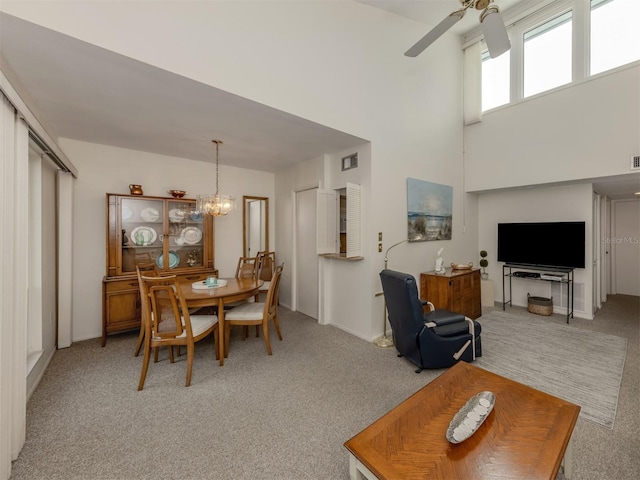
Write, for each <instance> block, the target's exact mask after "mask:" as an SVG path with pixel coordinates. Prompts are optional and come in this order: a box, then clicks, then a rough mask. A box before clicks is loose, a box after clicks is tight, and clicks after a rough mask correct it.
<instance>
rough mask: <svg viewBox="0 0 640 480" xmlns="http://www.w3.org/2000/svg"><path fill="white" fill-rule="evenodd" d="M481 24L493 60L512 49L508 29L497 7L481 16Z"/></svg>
mask: <svg viewBox="0 0 640 480" xmlns="http://www.w3.org/2000/svg"><path fill="white" fill-rule="evenodd" d="M480 23H481V25H482V33H483V34H484V40H485V42H487V48H488V49H489V56H491V58H496V57H499V56H500V55H502V54H503V53H504V52H506V51H507V50H509V49H510V48H511V42H510V41H509V35H507V29H506V28H505V26H504V22H503V21H502V15H500V11H499V10H498V8H497V7H494V8H490V9H487V10H485V12H483V13H482V15H481V16H480Z"/></svg>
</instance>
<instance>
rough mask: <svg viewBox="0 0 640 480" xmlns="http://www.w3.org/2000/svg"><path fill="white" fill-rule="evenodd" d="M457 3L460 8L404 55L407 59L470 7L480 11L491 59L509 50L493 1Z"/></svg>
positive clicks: (466, 0)
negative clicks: (459, 4) (460, 5)
mask: <svg viewBox="0 0 640 480" xmlns="http://www.w3.org/2000/svg"><path fill="white" fill-rule="evenodd" d="M459 2H460V3H461V4H462V8H460V9H458V10H456V11H455V12H453V13H451V14H450V15H449V16H448V17H446V18H445V19H444V20H442V21H441V22H440V23H439V24H438V25H436V26H435V27H434V28H433V30H431V31H430V32H429V33H427V34H426V35H425V36H424V37H422V38H421V39H420V40H418V42H417V43H416V44H415V45H414V46H413V47H411V48H410V49H409V50H407V51H406V52H405V53H404V54H405V55H406V56H407V57H417V56H418V55H419V54H420V53H422V51H423V50H424V49H425V48H427V47H428V46H429V45H431V44H432V43H433V42H435V41H436V40H437V39H438V38H440V36H441V35H442V34H443V33H444V32H446V31H447V30H449V29H450V28H451V27H452V26H453V25H454V24H455V23H456V22H458V21H459V20H461V19H462V17H464V14H465V13H466V12H467V10H468V9H469V8H471V7H473V8H475V9H476V10H482V13H480V24H481V25H482V33H483V34H484V39H485V41H486V42H487V48H488V49H489V55H490V56H491V58H495V57H498V56H500V55H502V54H503V53H504V52H506V51H507V50H509V49H510V48H511V43H510V42H509V36H508V35H507V29H506V28H505V26H504V23H503V21H502V15H500V9H499V8H498V6H497V5H491V4H492V3H493V0H459Z"/></svg>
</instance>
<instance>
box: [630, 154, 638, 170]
mask: <svg viewBox="0 0 640 480" xmlns="http://www.w3.org/2000/svg"><path fill="white" fill-rule="evenodd" d="M631 170H640V155H631Z"/></svg>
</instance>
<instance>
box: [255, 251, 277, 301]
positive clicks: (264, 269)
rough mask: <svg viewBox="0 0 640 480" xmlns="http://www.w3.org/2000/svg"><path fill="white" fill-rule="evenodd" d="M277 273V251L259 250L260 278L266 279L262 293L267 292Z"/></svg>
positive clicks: (260, 291)
mask: <svg viewBox="0 0 640 480" xmlns="http://www.w3.org/2000/svg"><path fill="white" fill-rule="evenodd" d="M275 273H276V252H258V278H259V279H260V280H262V281H264V284H263V285H262V287H260V290H259V294H260V293H267V291H268V290H269V286H270V285H271V279H272V278H273V275H274V274H275Z"/></svg>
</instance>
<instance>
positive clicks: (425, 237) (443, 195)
mask: <svg viewBox="0 0 640 480" xmlns="http://www.w3.org/2000/svg"><path fill="white" fill-rule="evenodd" d="M452 212H453V187H450V186H448V185H441V184H439V183H432V182H427V181H424V180H417V179H415V178H407V228H408V231H407V238H408V239H409V241H410V242H428V241H431V240H451V225H452Z"/></svg>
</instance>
